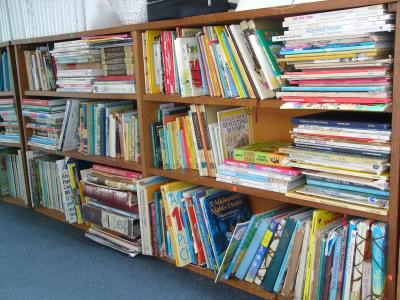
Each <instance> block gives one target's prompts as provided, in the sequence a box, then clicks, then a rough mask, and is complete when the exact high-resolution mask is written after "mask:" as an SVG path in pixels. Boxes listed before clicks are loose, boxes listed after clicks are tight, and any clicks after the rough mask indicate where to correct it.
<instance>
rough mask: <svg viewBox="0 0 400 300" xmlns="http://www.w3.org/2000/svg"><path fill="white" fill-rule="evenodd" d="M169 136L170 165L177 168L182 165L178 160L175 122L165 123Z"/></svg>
mask: <svg viewBox="0 0 400 300" xmlns="http://www.w3.org/2000/svg"><path fill="white" fill-rule="evenodd" d="M167 128H168V133H169V138H170V149H171V152H172V167H173V169H179V168H181V167H182V165H181V163H180V160H179V157H180V155H179V153H180V151H179V142H178V139H177V135H176V122H169V123H167Z"/></svg>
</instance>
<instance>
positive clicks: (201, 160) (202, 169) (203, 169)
mask: <svg viewBox="0 0 400 300" xmlns="http://www.w3.org/2000/svg"><path fill="white" fill-rule="evenodd" d="M189 115H190V118H191V121H192V123H193V129H194V133H195V138H196V141H195V144H196V145H197V154H198V164H199V174H200V176H208V175H209V174H208V169H207V162H206V156H205V151H206V149H205V143H204V144H203V139H202V135H201V131H200V125H199V118H198V115H197V112H196V107H195V105H191V111H190V112H189Z"/></svg>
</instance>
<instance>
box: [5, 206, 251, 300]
mask: <svg viewBox="0 0 400 300" xmlns="http://www.w3.org/2000/svg"><path fill="white" fill-rule="evenodd" d="M228 298H231V299H235V300H240V299H258V298H256V297H254V296H252V295H249V294H247V293H244V292H241V291H239V290H237V289H233V288H231V287H228V286H226V285H224V284H214V282H213V281H212V280H210V279H208V278H204V277H202V276H200V275H197V274H195V273H193V272H190V271H188V270H185V269H178V268H176V267H175V266H173V265H171V264H168V263H165V262H162V261H159V260H157V259H154V258H152V257H147V256H138V257H136V258H134V259H131V258H128V257H127V256H125V255H123V254H120V253H119V252H116V251H114V250H111V249H109V248H106V247H103V246H100V245H98V244H96V243H94V242H92V241H90V240H88V239H87V238H85V236H84V234H83V232H82V231H81V230H79V229H77V228H74V227H72V226H69V225H67V224H64V223H62V222H58V221H56V220H53V219H51V218H48V217H46V216H43V215H40V214H38V213H36V212H33V211H31V210H29V209H24V208H20V207H17V206H14V205H11V204H7V203H4V202H1V201H0V299H2V300H14V299H29V300H35V299H41V300H43V299H51V300H56V299H96V300H97V299H174V300H179V299H228Z"/></svg>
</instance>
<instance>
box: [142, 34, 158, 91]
mask: <svg viewBox="0 0 400 300" xmlns="http://www.w3.org/2000/svg"><path fill="white" fill-rule="evenodd" d="M160 34H161V31H160V30H146V33H145V38H146V49H145V51H146V57H147V64H146V65H145V67H146V68H147V74H148V82H149V90H150V93H160V92H161V90H160V86H159V85H158V84H156V74H155V64H156V62H155V61H154V55H153V51H154V47H153V45H154V43H156V42H157V41H159V40H160Z"/></svg>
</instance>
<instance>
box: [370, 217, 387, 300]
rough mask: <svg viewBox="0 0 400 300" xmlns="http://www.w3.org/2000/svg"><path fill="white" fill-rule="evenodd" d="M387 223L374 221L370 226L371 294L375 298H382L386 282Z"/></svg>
mask: <svg viewBox="0 0 400 300" xmlns="http://www.w3.org/2000/svg"><path fill="white" fill-rule="evenodd" d="M387 226H388V225H387V224H386V223H383V222H376V223H374V224H373V225H372V227H371V232H372V295H373V297H376V298H377V299H384V287H385V282H386V268H387V263H386V257H385V255H386V254H385V253H386V249H387V235H388V233H387Z"/></svg>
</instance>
